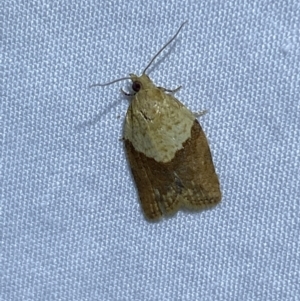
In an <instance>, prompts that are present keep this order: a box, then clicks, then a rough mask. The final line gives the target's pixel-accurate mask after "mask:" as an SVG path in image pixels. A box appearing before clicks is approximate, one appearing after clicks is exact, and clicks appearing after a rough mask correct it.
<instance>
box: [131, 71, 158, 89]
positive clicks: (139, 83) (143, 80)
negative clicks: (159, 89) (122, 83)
mask: <svg viewBox="0 0 300 301" xmlns="http://www.w3.org/2000/svg"><path fill="white" fill-rule="evenodd" d="M130 79H131V81H132V85H131V88H132V90H133V91H134V92H135V93H138V92H139V91H141V90H145V89H151V88H153V87H155V85H154V84H153V82H152V81H151V79H150V78H149V76H148V75H147V74H142V75H141V76H137V75H135V74H130Z"/></svg>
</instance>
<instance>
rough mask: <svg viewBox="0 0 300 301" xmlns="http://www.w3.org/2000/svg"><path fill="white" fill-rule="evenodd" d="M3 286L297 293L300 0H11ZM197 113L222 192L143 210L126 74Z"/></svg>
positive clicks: (150, 295) (150, 293) (120, 293)
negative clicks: (159, 211)
mask: <svg viewBox="0 0 300 301" xmlns="http://www.w3.org/2000/svg"><path fill="white" fill-rule="evenodd" d="M2 12H3V19H2V20H3V23H2V24H3V25H4V26H3V28H4V30H3V36H2V41H1V48H2V51H1V57H2V62H3V64H2V66H3V68H1V75H2V76H1V77H2V89H1V91H2V92H1V94H2V96H1V105H0V106H1V132H2V134H1V140H2V141H1V180H0V183H1V184H0V185H1V208H2V209H1V210H2V214H1V229H2V235H3V236H2V243H1V254H2V264H1V265H2V268H1V274H2V276H1V285H0V287H1V295H0V297H1V298H0V299H1V300H6V301H13V300H14V301H15V300H300V285H299V278H300V268H299V266H300V243H299V234H300V205H299V195H300V184H299V183H300V178H299V171H300V160H299V159H300V143H299V134H300V121H299V120H300V101H299V95H300V2H299V1H298V0H290V1H288V0H279V1H262V0H248V1H246V0H245V1H242V0H240V1H239V0H229V1H221V0H220V1H199V0H191V1H186V2H185V1H179V0H174V1H159V0H154V1H148V2H146V1H137V0H132V1H125V0H120V1H104V0H101V1H87V0H85V1H81V2H80V3H79V1H78V2H75V1H56V0H55V1H33V0H31V1H7V0H6V1H4V3H3V5H2ZM185 20H188V24H187V25H186V26H185V27H184V29H183V30H182V32H181V34H180V35H179V37H178V39H177V40H176V42H175V43H174V44H172V45H171V47H169V48H168V50H166V51H165V52H164V53H163V54H162V55H161V56H160V57H159V59H158V60H157V62H156V63H155V64H154V65H153V66H152V67H151V68H150V76H151V78H152V79H153V80H154V82H155V83H156V84H157V85H161V86H164V87H167V88H174V87H177V86H178V85H182V86H183V88H182V89H181V91H180V92H179V93H178V94H177V97H178V98H179V99H180V100H181V101H182V102H183V103H185V104H186V105H187V106H188V107H189V108H190V109H191V110H193V111H198V110H204V109H208V110H209V112H208V114H206V115H205V116H204V117H202V118H200V122H201V124H202V126H203V128H204V130H205V132H206V134H207V137H208V139H209V142H210V147H211V150H212V154H213V158H214V163H215V166H216V170H217V172H218V175H219V177H220V182H221V186H222V191H223V199H222V203H221V204H220V205H219V206H218V207H216V208H215V209H213V210H209V211H204V212H200V213H190V212H185V211H180V212H179V213H178V214H177V215H176V216H174V217H172V218H169V219H165V220H163V221H161V222H159V223H149V222H147V221H146V220H145V218H144V216H143V214H142V212H141V209H140V205H139V201H138V196H137V193H136V189H135V186H134V182H133V179H132V177H131V173H130V169H129V167H128V164H127V161H126V156H125V153H124V149H123V143H122V142H121V141H120V140H119V139H120V138H121V137H122V127H123V120H124V116H125V113H126V109H127V107H128V101H127V100H126V98H124V97H123V96H122V95H121V93H120V92H119V89H120V88H121V87H125V88H128V85H129V82H122V83H118V84H115V85H112V86H108V87H105V88H97V89H89V88H88V86H89V85H90V84H92V83H95V82H107V81H110V80H112V79H115V78H119V77H122V76H127V74H128V73H130V72H134V73H140V72H141V71H142V69H143V68H144V67H145V66H146V64H147V63H148V62H149V60H150V59H151V57H152V56H153V55H154V54H155V53H156V51H157V50H158V49H159V48H160V47H162V45H163V44H164V43H165V42H166V41H167V40H168V39H169V38H170V37H171V36H172V35H173V34H174V33H175V32H176V30H177V29H178V27H179V26H180V24H181V23H182V22H183V21H185Z"/></svg>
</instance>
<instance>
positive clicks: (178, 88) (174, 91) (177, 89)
mask: <svg viewBox="0 0 300 301" xmlns="http://www.w3.org/2000/svg"><path fill="white" fill-rule="evenodd" d="M158 88H159V89H161V90H163V91H164V92H169V93H176V92H178V91H179V90H180V89H181V88H182V86H179V87H177V88H176V89H173V90H171V89H166V88H163V87H158Z"/></svg>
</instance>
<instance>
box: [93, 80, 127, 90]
mask: <svg viewBox="0 0 300 301" xmlns="http://www.w3.org/2000/svg"><path fill="white" fill-rule="evenodd" d="M126 79H130V77H122V78H118V79H115V80H113V81H111V82H108V83H105V84H93V85H90V86H89V88H94V87H104V86H109V85H112V84H114V83H117V82H120V81H122V80H126Z"/></svg>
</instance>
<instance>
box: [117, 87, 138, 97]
mask: <svg viewBox="0 0 300 301" xmlns="http://www.w3.org/2000/svg"><path fill="white" fill-rule="evenodd" d="M120 90H121V92H122V93H123V94H124V95H125V96H134V95H135V93H133V94H131V93H128V92H125V91H124V90H123V89H122V88H121V89H120Z"/></svg>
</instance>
